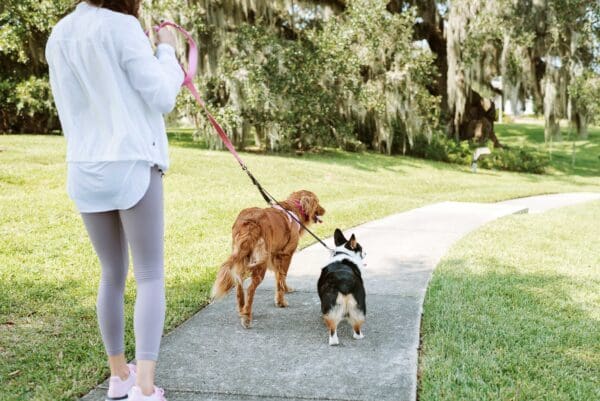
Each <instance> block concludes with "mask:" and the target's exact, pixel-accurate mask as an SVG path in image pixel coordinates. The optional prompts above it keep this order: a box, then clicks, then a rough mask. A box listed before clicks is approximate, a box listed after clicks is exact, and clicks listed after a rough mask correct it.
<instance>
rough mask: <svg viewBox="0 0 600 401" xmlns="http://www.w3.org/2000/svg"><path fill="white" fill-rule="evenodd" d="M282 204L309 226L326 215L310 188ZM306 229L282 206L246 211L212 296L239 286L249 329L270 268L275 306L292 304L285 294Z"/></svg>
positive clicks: (238, 221)
mask: <svg viewBox="0 0 600 401" xmlns="http://www.w3.org/2000/svg"><path fill="white" fill-rule="evenodd" d="M280 205H281V207H283V208H284V209H287V210H288V211H290V212H292V213H293V214H294V215H295V216H297V218H298V219H299V220H300V221H301V222H302V224H304V225H305V226H308V225H309V224H310V223H313V222H314V223H317V222H320V221H321V216H323V215H324V214H325V209H324V208H323V207H322V206H321V205H320V204H319V199H318V198H317V196H316V195H315V194H314V193H312V192H310V191H304V190H302V191H297V192H294V193H292V194H291V195H290V196H289V197H288V198H287V199H286V200H285V201H283V202H280ZM303 232H304V229H303V228H302V227H301V226H300V225H299V224H298V223H297V222H296V221H294V220H293V219H292V218H291V217H290V216H289V215H288V214H287V212H285V211H283V210H281V208H280V207H279V206H275V207H268V208H265V209H261V208H257V207H252V208H248V209H244V210H242V211H241V212H240V214H239V215H238V217H237V219H236V220H235V223H234V224H233V228H232V252H231V255H230V256H229V258H228V259H227V260H226V261H225V263H223V264H222V265H221V268H220V269H219V272H218V273H217V278H216V280H215V283H214V285H213V287H212V292H211V297H212V298H213V299H218V298H221V297H223V296H224V295H225V294H227V293H228V292H229V290H231V289H232V288H233V287H234V286H235V287H236V290H237V308H238V313H239V315H240V320H241V323H242V326H244V327H245V328H249V327H250V325H251V322H252V302H253V300H254V293H255V292H256V288H257V287H258V286H259V285H260V283H261V282H262V281H263V279H264V278H265V273H266V272H267V269H269V270H271V271H273V272H274V273H275V282H276V290H275V305H277V306H279V307H281V308H284V307H286V306H288V303H287V301H286V300H285V298H284V295H285V293H286V292H291V291H292V289H291V288H290V287H288V286H287V284H286V277H287V272H288V269H289V267H290V262H291V260H292V255H293V253H294V251H296V248H297V247H298V241H299V239H300V236H301V235H302V234H303ZM246 278H251V282H250V284H249V286H248V288H247V289H246V290H244V286H243V282H244V280H245V279H246Z"/></svg>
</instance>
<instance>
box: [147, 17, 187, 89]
mask: <svg viewBox="0 0 600 401" xmlns="http://www.w3.org/2000/svg"><path fill="white" fill-rule="evenodd" d="M166 26H172V27H173V28H175V29H177V30H178V31H179V32H181V34H182V35H183V36H185V38H186V39H187V41H188V45H189V46H190V49H189V52H188V70H187V71H185V69H184V70H183V71H184V73H185V78H184V79H183V85H184V86H188V85H189V84H192V79H193V78H194V76H195V75H196V71H198V45H196V41H194V38H192V35H190V33H189V32H188V31H186V30H185V29H183V28H182V27H181V26H179V25H177V24H176V23H174V22H171V21H163V22H161V23H160V25H157V26H155V27H154V31H155V32H158V31H160V30H161V29H163V28H164V27H166ZM182 68H183V67H182ZM192 85H193V84H192Z"/></svg>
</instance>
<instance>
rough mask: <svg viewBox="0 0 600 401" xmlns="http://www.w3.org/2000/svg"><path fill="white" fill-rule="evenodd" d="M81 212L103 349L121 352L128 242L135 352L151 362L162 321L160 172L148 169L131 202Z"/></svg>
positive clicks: (162, 282)
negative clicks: (95, 272) (94, 260)
mask: <svg viewBox="0 0 600 401" xmlns="http://www.w3.org/2000/svg"><path fill="white" fill-rule="evenodd" d="M81 216H82V217H83V222H84V224H85V227H86V229H87V232H88V234H89V236H90V239H91V241H92V244H93V246H94V249H95V250H96V253H97V254H98V258H99V259H100V265H101V266H102V276H101V278H100V288H99V291H98V300H97V304H96V305H97V313H98V323H99V325H100V332H101V334H102V340H103V341H104V346H105V348H106V352H107V353H108V355H110V356H113V355H118V354H121V353H123V352H124V351H125V347H124V344H123V337H124V318H123V304H124V293H125V279H126V278H127V270H128V268H129V254H128V252H127V243H129V245H130V246H131V252H132V254H133V269H134V275H135V281H136V283H137V298H136V300H135V311H134V319H133V328H134V330H135V349H136V354H135V357H136V359H137V360H153V361H156V360H157V359H158V350H159V348H160V339H161V336H162V331H163V325H164V321H165V280H164V260H163V258H164V256H163V255H164V219H163V186H162V177H161V172H160V171H159V170H158V169H157V168H156V167H153V168H152V170H151V173H150V185H149V187H148V190H147V191H146V194H145V195H144V196H143V197H142V199H141V200H140V201H139V202H138V203H137V204H136V205H135V206H134V207H132V208H130V209H127V210H114V211H109V212H101V213H82V214H81Z"/></svg>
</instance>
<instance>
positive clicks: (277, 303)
mask: <svg viewBox="0 0 600 401" xmlns="http://www.w3.org/2000/svg"><path fill="white" fill-rule="evenodd" d="M275 306H277V307H278V308H287V307H288V306H289V304H288V301H286V300H285V299H284V300H283V301H281V302H280V301H275Z"/></svg>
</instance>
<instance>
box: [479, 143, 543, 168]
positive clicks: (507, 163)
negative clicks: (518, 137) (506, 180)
mask: <svg viewBox="0 0 600 401" xmlns="http://www.w3.org/2000/svg"><path fill="white" fill-rule="evenodd" d="M477 164H478V165H479V166H480V167H482V168H487V169H494V170H506V171H517V172H522V173H533V174H543V173H544V172H545V171H546V169H547V168H548V166H549V165H550V157H549V156H548V154H547V153H544V152H540V151H538V150H536V149H534V148H531V147H523V148H501V149H494V150H493V151H492V153H491V154H490V155H486V156H483V157H481V158H480V159H479V161H478V162H477Z"/></svg>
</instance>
